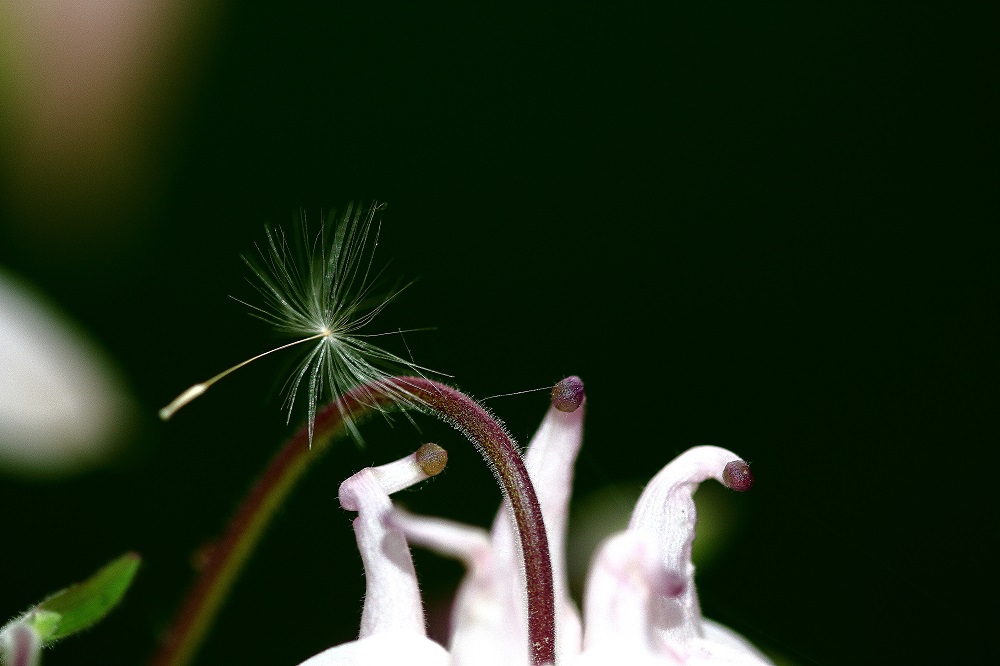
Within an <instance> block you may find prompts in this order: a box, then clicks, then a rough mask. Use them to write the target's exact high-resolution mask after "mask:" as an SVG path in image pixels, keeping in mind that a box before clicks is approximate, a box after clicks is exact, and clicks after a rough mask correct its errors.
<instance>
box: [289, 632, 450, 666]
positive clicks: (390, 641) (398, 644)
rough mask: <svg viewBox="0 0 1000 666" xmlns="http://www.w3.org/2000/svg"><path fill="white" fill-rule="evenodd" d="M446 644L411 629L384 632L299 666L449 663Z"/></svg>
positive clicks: (430, 665) (442, 665)
mask: <svg viewBox="0 0 1000 666" xmlns="http://www.w3.org/2000/svg"><path fill="white" fill-rule="evenodd" d="M451 663H452V662H451V661H450V659H449V657H448V653H447V652H446V651H445V649H444V648H443V647H441V646H440V645H438V644H437V643H435V642H434V641H432V640H430V639H429V638H421V637H419V636H415V635H414V634H413V633H410V632H401V633H396V632H384V633H379V634H378V635H376V636H369V637H368V638H362V639H360V640H356V641H351V642H350V643H344V644H343V645H338V646H336V647H332V648H330V649H329V650H326V651H324V652H320V653H319V654H317V655H316V656H314V657H312V658H310V659H307V660H306V661H304V662H302V664H301V665H300V666H381V664H405V665H406V666H448V665H449V664H451Z"/></svg>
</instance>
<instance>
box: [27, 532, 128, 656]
mask: <svg viewBox="0 0 1000 666" xmlns="http://www.w3.org/2000/svg"><path fill="white" fill-rule="evenodd" d="M141 562H142V558H141V557H140V556H139V554H138V553H132V552H130V553H125V554H124V555H122V556H121V557H119V558H117V559H115V560H112V561H111V562H109V563H108V564H106V565H105V566H104V567H102V568H101V569H100V570H98V571H97V572H96V573H95V574H94V575H92V576H91V577H90V578H88V579H87V580H85V581H82V582H80V583H76V584H75V585H70V586H69V587H67V588H66V589H64V590H61V591H59V592H56V593H55V594H53V595H52V596H50V597H48V598H47V599H46V600H45V601H43V602H42V603H40V604H38V606H37V607H36V608H35V609H34V611H33V615H34V617H33V618H32V628H34V629H35V631H37V632H38V634H39V636H40V637H41V638H42V640H43V641H44V642H45V644H46V645H47V644H50V643H52V642H54V641H57V640H59V639H61V638H65V637H67V636H70V635H72V634H75V633H77V632H79V631H83V630H84V629H87V628H88V627H91V626H93V625H94V624H96V623H97V622H99V621H100V620H101V619H103V618H104V616H105V615H107V614H108V613H109V612H111V610H112V609H113V608H114V607H115V606H116V605H118V602H120V601H121V600H122V597H124V596H125V592H126V591H127V590H128V588H129V587H130V586H131V585H132V581H133V579H134V578H135V574H136V572H138V570H139V564H140V563H141ZM52 614H56V615H58V618H53V616H52ZM54 619H57V622H53V620H54Z"/></svg>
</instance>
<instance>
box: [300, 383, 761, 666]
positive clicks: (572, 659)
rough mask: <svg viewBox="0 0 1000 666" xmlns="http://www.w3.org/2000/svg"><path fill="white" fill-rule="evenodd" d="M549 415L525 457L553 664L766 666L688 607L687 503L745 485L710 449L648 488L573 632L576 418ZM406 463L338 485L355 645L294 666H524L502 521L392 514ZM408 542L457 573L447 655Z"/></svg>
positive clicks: (592, 583) (594, 571)
mask: <svg viewBox="0 0 1000 666" xmlns="http://www.w3.org/2000/svg"><path fill="white" fill-rule="evenodd" d="M557 403H558V400H557ZM557 406H558V407H562V408H565V406H563V405H557ZM557 406H553V407H552V408H551V409H550V410H549V412H548V414H547V415H546V417H545V420H544V421H543V422H542V425H541V428H540V429H539V430H538V433H537V434H536V435H535V437H534V438H533V440H532V442H531V444H530V446H529V449H528V453H527V454H526V458H525V463H526V465H527V468H528V472H529V474H530V476H531V479H532V482H533V485H534V486H535V488H536V490H537V494H538V499H539V501H540V503H541V507H542V513H543V515H544V517H545V523H546V525H545V526H546V532H547V534H548V538H549V544H550V553H551V556H552V569H553V575H554V579H555V593H556V654H557V663H558V664H560V665H563V664H566V665H569V664H572V665H574V666H582V665H597V664H630V665H632V664H638V665H642V664H744V665H748V666H749V665H760V664H769V663H771V662H770V661H768V660H767V659H766V658H765V657H764V656H763V655H762V654H761V653H760V652H758V651H757V650H756V649H755V648H754V647H753V646H751V645H750V644H749V643H748V642H747V641H746V640H745V639H743V638H742V637H741V636H739V635H738V634H736V633H734V632H733V631H731V630H729V629H727V628H725V627H723V626H721V625H718V624H716V623H713V622H711V621H709V620H706V619H704V618H702V616H701V611H700V609H699V606H698V598H697V595H696V593H695V586H694V565H693V564H692V563H691V544H692V543H693V541H694V528H695V505H694V502H693V500H692V493H693V492H694V490H695V489H696V488H697V486H698V484H699V483H700V482H701V481H704V480H706V479H708V478H715V479H717V480H718V481H719V482H722V483H725V484H726V485H727V486H729V487H732V488H735V489H737V490H746V489H747V488H749V487H750V485H751V484H752V477H750V474H749V468H748V467H747V465H746V463H744V462H742V461H741V460H739V457H738V456H736V455H735V454H733V453H731V452H730V451H727V450H725V449H721V448H718V447H713V446H699V447H696V448H693V449H690V450H688V451H686V452H685V453H683V454H681V455H680V456H679V457H678V458H676V459H675V460H674V461H673V462H671V463H670V464H669V465H667V466H666V467H664V468H663V470H662V471H660V473H659V474H657V475H656V476H655V477H654V478H653V480H652V481H651V482H650V484H649V485H648V487H647V488H646V490H645V491H644V492H643V494H642V496H641V497H640V499H639V501H638V503H637V505H636V507H635V511H634V513H633V515H632V520H631V522H630V524H629V527H628V529H627V530H626V531H625V532H622V533H621V534H618V535H615V536H613V537H612V538H610V539H609V540H608V541H607V542H606V543H605V544H604V545H603V546H602V547H601V548H600V549H599V551H598V553H597V555H596V557H595V559H594V562H593V564H592V567H591V571H590V576H589V580H588V584H587V592H586V597H585V599H584V613H583V618H582V620H581V616H580V613H579V612H578V611H577V609H576V607H575V605H574V604H573V602H572V600H571V599H570V596H569V592H568V587H567V581H566V573H565V542H566V522H567V514H568V507H569V497H570V489H571V483H572V469H573V463H574V461H575V459H576V455H577V452H578V451H579V447H580V443H581V438H582V431H583V411H584V410H583V408H582V407H581V408H580V409H576V410H575V411H572V412H566V411H560V409H559V408H557ZM415 455H416V454H415ZM415 455H414V456H410V457H409V458H405V459H403V460H400V461H397V462H395V463H391V464H389V465H385V466H382V467H376V468H368V469H365V470H362V471H361V472H358V473H357V474H355V475H354V476H352V477H351V478H349V479H348V480H347V481H345V482H344V483H343V485H341V488H340V501H341V504H342V506H343V507H344V508H345V509H347V510H349V511H357V512H358V517H357V519H355V521H354V530H355V534H356V536H357V541H358V548H359V549H360V551H361V557H362V561H363V563H364V568H365V576H366V581H367V592H366V597H365V603H364V610H363V613H362V619H361V632H360V635H359V638H358V640H356V641H352V642H350V643H345V644H343V645H338V646H336V647H333V648H330V649H329V650H326V651H325V652H322V653H320V654H318V655H316V656H314V657H313V658H311V659H309V660H307V661H306V662H304V664H303V665H302V666H345V665H351V664H358V665H360V664H366V665H368V664H390V663H400V664H402V663H405V664H426V665H428V666H432V665H433V666H437V665H442V666H443V665H448V664H451V665H453V666H489V665H491V664H498V665H500V664H503V665H504V666H507V665H510V664H515V665H516V664H528V663H529V649H528V644H527V635H528V632H527V617H526V610H525V598H526V594H527V593H526V588H525V583H524V577H523V575H522V573H521V571H522V566H521V564H520V556H519V549H518V542H517V537H516V532H515V531H514V530H513V528H512V520H511V518H510V517H509V515H508V511H507V510H501V511H500V513H499V515H498V516H497V518H496V521H495V522H494V525H493V530H492V532H491V533H487V532H486V531H485V530H483V529H480V528H476V527H469V526H466V525H460V524H456V523H453V522H450V521H446V520H441V519H436V518H427V517H418V516H413V515H409V514H404V513H403V512H401V511H399V510H395V509H394V508H393V506H392V503H391V501H390V500H389V494H391V493H393V492H395V491H397V490H400V489H401V488H403V487H407V486H409V485H412V484H414V483H417V482H419V481H421V480H422V479H425V478H427V475H426V474H425V473H424V472H423V471H422V470H421V468H420V466H419V465H418V464H417V463H416V458H415ZM408 539H409V541H412V542H416V543H419V544H422V545H424V546H427V547H429V548H432V549H434V550H436V551H439V552H441V553H443V554H447V555H450V556H453V557H457V558H460V559H461V560H463V561H464V562H465V564H466V566H467V567H468V575H467V576H466V579H465V581H464V582H463V583H462V586H461V588H460V589H459V591H458V594H457V597H456V601H455V607H454V610H453V618H452V635H451V643H450V645H449V646H448V649H447V650H446V649H445V648H444V647H442V646H441V645H439V644H437V643H435V642H434V641H432V640H430V639H429V638H427V635H426V633H425V629H424V615H423V605H422V603H421V599H420V591H419V589H418V586H417V579H416V574H415V573H414V569H413V563H412V560H411V558H410V552H409V547H408V543H407V540H408Z"/></svg>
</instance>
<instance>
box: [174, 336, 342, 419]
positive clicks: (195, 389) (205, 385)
mask: <svg viewBox="0 0 1000 666" xmlns="http://www.w3.org/2000/svg"><path fill="white" fill-rule="evenodd" d="M328 335H330V333H329V331H323V332H322V333H319V334H317V335H314V336H312V337H310V338H303V339H301V340H296V341H295V342H289V343H288V344H287V345H281V346H280V347H275V348H274V349H270V350H268V351H266V352H264V353H263V354H257V355H256V356H254V357H253V358H248V359H247V360H245V361H243V362H241V363H237V364H236V365H234V366H233V367H231V368H228V369H226V370H223V371H222V372H220V373H219V374H217V375H216V376H214V377H212V378H211V379H208V380H206V381H203V382H201V383H200V384H195V385H194V386H192V387H191V388H189V389H187V390H186V391H184V392H183V393H181V394H180V395H179V396H177V397H176V398H174V399H173V400H172V401H171V402H170V404H169V405H167V406H166V407H164V408H163V409H161V410H160V419H162V420H164V421H166V420H168V419H170V417H171V416H173V415H174V414H175V413H176V412H177V410H178V409H180V408H181V407H183V406H184V405H186V404H188V403H189V402H191V401H192V400H194V399H195V398H197V397H198V396H200V395H201V394H202V393H204V392H205V391H207V390H208V389H209V388H210V387H211V386H212V384H214V383H216V382H217V381H219V380H220V379H222V378H223V377H225V376H226V375H230V374H232V373H234V372H236V371H237V370H239V369H240V368H242V367H243V366H244V365H247V364H249V363H253V362H254V361H256V360H257V359H259V358H263V357H265V356H267V355H268V354H273V353H274V352H276V351H281V350H282V349H288V348H289V347H294V346H295V345H300V344H302V343H303V342H309V341H310V340H318V339H319V338H323V337H326V336H328Z"/></svg>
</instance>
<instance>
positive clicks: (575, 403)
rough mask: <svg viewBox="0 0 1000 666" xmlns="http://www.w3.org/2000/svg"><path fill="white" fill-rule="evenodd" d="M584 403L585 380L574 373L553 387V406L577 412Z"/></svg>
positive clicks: (563, 410)
mask: <svg viewBox="0 0 1000 666" xmlns="http://www.w3.org/2000/svg"><path fill="white" fill-rule="evenodd" d="M582 404H583V380H582V379H580V378H579V377H577V376H576V375H573V376H572V377H567V378H566V379H564V380H562V381H561V382H559V383H558V384H556V385H555V386H553V387H552V406H553V407H555V408H556V409H558V410H559V411H560V412H575V411H576V410H577V409H579V407H580V405H582Z"/></svg>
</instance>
